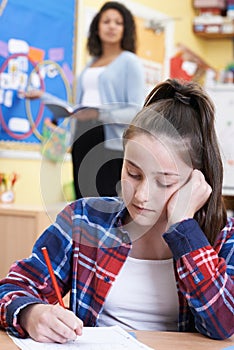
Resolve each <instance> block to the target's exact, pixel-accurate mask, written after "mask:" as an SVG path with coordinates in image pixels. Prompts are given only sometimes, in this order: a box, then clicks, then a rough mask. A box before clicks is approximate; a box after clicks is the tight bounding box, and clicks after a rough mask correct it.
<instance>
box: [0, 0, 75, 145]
mask: <svg viewBox="0 0 234 350" xmlns="http://www.w3.org/2000/svg"><path fill="white" fill-rule="evenodd" d="M2 5H4V6H3V7H2ZM0 33H1V36H0V142H1V143H2V142H4V143H5V142H8V141H9V142H17V143H29V144H40V143H41V141H42V138H43V136H42V132H43V124H44V121H45V118H50V119H52V118H53V115H52V114H51V112H50V111H49V110H48V109H47V108H46V107H45V106H44V105H43V103H41V101H40V99H36V100H29V99H25V98H22V95H21V94H20V93H19V91H28V90H30V89H42V90H43V91H46V92H49V93H52V94H53V95H56V96H58V97H60V98H63V99H65V100H68V101H70V102H72V84H73V76H74V71H75V67H74V65H75V51H76V49H75V42H76V40H75V35H76V0H66V1H57V0H49V1H48V0H37V1H32V0H5V1H2V2H1V5H0Z"/></svg>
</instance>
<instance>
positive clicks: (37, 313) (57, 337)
mask: <svg viewBox="0 0 234 350" xmlns="http://www.w3.org/2000/svg"><path fill="white" fill-rule="evenodd" d="M19 323H20V325H21V327H22V328H23V329H24V330H26V331H27V333H28V334H29V336H30V337H31V338H32V339H34V340H35V341H38V342H44V343H52V342H53V343H66V342H67V341H69V340H74V339H75V338H76V336H77V335H81V334H82V327H83V322H82V321H81V320H80V319H79V318H78V317H76V315H75V314H74V313H73V312H72V311H70V310H67V309H64V308H63V307H61V306H60V305H48V304H32V305H29V306H26V307H25V308H24V309H23V310H22V311H21V312H20V315H19Z"/></svg>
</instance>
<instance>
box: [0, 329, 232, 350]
mask: <svg viewBox="0 0 234 350" xmlns="http://www.w3.org/2000/svg"><path fill="white" fill-rule="evenodd" d="M136 335H137V339H138V340H140V341H141V342H143V343H145V344H146V345H148V346H150V347H151V348H153V349H155V350H201V349H205V350H221V349H225V348H227V347H229V346H234V336H233V337H232V338H229V339H226V340H221V341H220V340H212V339H209V338H207V337H204V336H202V335H200V334H193V333H179V332H146V331H137V332H136ZM0 348H1V349H2V350H17V349H18V347H17V346H16V345H15V344H14V343H13V342H12V340H11V339H10V338H9V337H8V335H7V334H6V333H5V332H3V331H0Z"/></svg>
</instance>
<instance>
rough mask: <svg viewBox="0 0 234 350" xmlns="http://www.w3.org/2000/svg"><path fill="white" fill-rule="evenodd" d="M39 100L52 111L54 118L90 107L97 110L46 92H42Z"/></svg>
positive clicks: (70, 114)
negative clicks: (74, 103) (73, 103)
mask: <svg viewBox="0 0 234 350" xmlns="http://www.w3.org/2000/svg"><path fill="white" fill-rule="evenodd" d="M41 101H42V102H43V103H44V105H45V106H46V107H48V108H49V110H50V111H51V112H52V113H53V116H54V118H55V119H57V118H67V117H70V116H72V115H73V114H74V113H76V112H78V111H81V110H82V109H87V108H90V109H96V110H98V107H90V106H84V105H81V104H78V105H72V104H71V103H69V102H67V101H65V100H63V99H61V98H59V97H56V96H53V95H51V94H48V93H44V94H43V95H42V97H41Z"/></svg>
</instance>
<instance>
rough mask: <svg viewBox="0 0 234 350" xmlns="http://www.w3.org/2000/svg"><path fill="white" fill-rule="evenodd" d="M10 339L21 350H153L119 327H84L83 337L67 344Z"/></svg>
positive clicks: (28, 339)
mask: <svg viewBox="0 0 234 350" xmlns="http://www.w3.org/2000/svg"><path fill="white" fill-rule="evenodd" d="M10 337H11V339H12V340H13V341H14V343H15V344H16V345H17V346H18V347H19V348H20V349H21V350H65V349H66V350H152V349H151V348H149V347H148V346H146V345H144V344H143V343H141V342H139V341H138V340H137V339H135V338H134V337H133V336H132V335H130V334H129V333H128V332H126V331H125V330H123V329H122V328H121V327H119V326H112V327H84V328H83V334H82V336H77V339H76V340H74V341H70V342H68V343H65V344H57V343H38V342H35V341H34V340H32V339H30V338H27V339H20V338H16V337H12V336H10Z"/></svg>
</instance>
